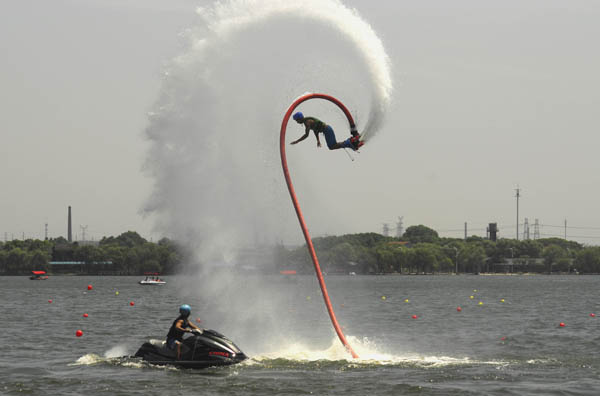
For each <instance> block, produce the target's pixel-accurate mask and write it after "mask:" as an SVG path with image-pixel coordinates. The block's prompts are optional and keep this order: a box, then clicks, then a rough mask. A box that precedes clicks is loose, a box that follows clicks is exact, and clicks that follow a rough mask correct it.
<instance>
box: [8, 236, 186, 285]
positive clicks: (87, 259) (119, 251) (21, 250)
mask: <svg viewBox="0 0 600 396" xmlns="http://www.w3.org/2000/svg"><path fill="white" fill-rule="evenodd" d="M183 256H184V250H183V248H182V247H181V246H179V245H178V244H176V243H175V242H173V241H172V240H169V239H167V238H163V239H161V240H159V241H158V242H157V243H153V242H149V241H147V240H146V239H144V238H142V237H141V236H140V235H139V234H138V233H136V232H133V231H128V232H125V233H123V234H121V235H119V236H117V237H112V236H111V237H104V238H102V240H100V242H99V243H98V244H84V243H78V242H74V243H69V242H68V241H67V240H66V239H65V238H63V237H58V238H54V239H48V240H44V241H42V240H38V239H27V240H12V241H6V242H0V274H4V275H23V274H30V273H31V271H36V270H42V271H47V272H48V271H49V270H50V269H51V268H50V262H79V263H83V264H82V266H80V267H76V268H78V271H80V269H79V268H81V269H82V270H83V272H84V273H98V271H99V270H98V268H101V272H102V273H110V274H120V275H139V274H143V273H147V272H152V273H161V274H172V273H175V272H176V271H177V270H178V266H179V265H180V264H181V262H182V257H183ZM67 271H68V270H67ZM63 272H64V270H63Z"/></svg>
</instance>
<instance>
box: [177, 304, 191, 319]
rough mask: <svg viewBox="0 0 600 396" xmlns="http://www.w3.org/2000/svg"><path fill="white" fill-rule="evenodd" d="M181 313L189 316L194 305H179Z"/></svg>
mask: <svg viewBox="0 0 600 396" xmlns="http://www.w3.org/2000/svg"><path fill="white" fill-rule="evenodd" d="M179 313H180V314H182V315H184V316H189V314H191V313H192V307H190V306H189V305H187V304H183V305H182V306H181V307H179Z"/></svg>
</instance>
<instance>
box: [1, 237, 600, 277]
mask: <svg viewBox="0 0 600 396" xmlns="http://www.w3.org/2000/svg"><path fill="white" fill-rule="evenodd" d="M313 244H314V246H315V249H316V251H317V255H318V257H319V262H320V265H321V268H322V269H323V270H324V271H326V272H328V273H351V272H354V273H356V274H387V273H398V274H431V273H453V272H458V273H480V272H496V273H503V272H528V273H584V274H590V273H600V247H598V246H583V245H581V244H579V243H577V242H574V241H567V240H565V239H560V238H544V239H537V240H515V239H500V240H498V241H497V242H494V241H491V240H488V239H485V238H481V237H478V236H471V237H468V238H467V239H466V240H463V239H458V238H441V237H439V235H438V233H437V232H436V231H435V230H433V229H431V228H428V227H426V226H423V225H417V226H411V227H408V228H407V230H406V232H405V233H404V235H403V236H402V237H401V238H394V237H386V236H383V235H381V234H377V233H360V234H349V235H342V236H328V237H320V238H315V239H314V240H313ZM265 249H272V252H268V253H269V254H268V255H266V256H265V257H267V256H268V257H272V258H273V260H267V261H268V262H267V261H266V262H264V263H261V264H262V266H261V267H259V268H256V269H255V270H257V271H261V272H266V273H273V272H278V271H281V270H286V269H294V270H296V271H297V272H299V273H312V271H313V267H312V261H311V259H310V256H309V254H308V251H307V249H306V246H305V245H303V246H298V247H295V248H291V249H290V248H286V247H284V246H282V245H277V246H273V247H268V248H265ZM189 257H191V256H190V255H189V254H187V252H186V249H185V248H184V247H183V246H182V245H179V244H177V243H176V242H175V241H172V240H170V239H167V238H163V239H161V240H159V241H158V242H156V243H154V242H149V241H147V240H146V239H144V238H142V237H141V236H140V235H139V234H137V233H136V232H133V231H128V232H125V233H123V234H121V235H119V236H117V237H113V236H111V237H104V238H102V240H101V241H100V242H99V243H98V244H97V245H93V244H79V243H77V242H75V243H69V242H67V240H66V239H64V238H62V237H59V238H55V239H49V240H45V241H42V240H35V239H28V240H24V241H22V240H13V241H6V242H0V274H3V275H23V274H29V273H30V272H31V271H33V270H44V271H48V270H49V269H51V268H50V264H49V263H50V262H79V263H83V264H82V266H80V267H79V268H80V270H79V271H81V272H82V273H88V274H92V273H106V274H119V275H140V274H144V273H148V272H153V273H161V274H167V275H168V274H175V273H178V272H181V271H182V270H183V263H184V262H189V261H190V260H189ZM107 263H110V264H107ZM98 268H101V269H102V271H100V272H99V270H98ZM52 270H54V268H52Z"/></svg>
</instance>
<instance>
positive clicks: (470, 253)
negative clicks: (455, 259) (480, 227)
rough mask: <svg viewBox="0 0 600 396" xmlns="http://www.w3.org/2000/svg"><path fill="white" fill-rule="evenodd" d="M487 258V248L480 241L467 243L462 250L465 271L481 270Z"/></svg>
mask: <svg viewBox="0 0 600 396" xmlns="http://www.w3.org/2000/svg"><path fill="white" fill-rule="evenodd" d="M485 259H486V255H485V250H484V249H483V247H482V246H481V245H480V244H479V243H467V244H466V246H465V247H464V248H463V250H461V252H460V263H461V266H462V267H463V268H464V272H474V273H478V272H481V269H482V268H483V264H484V263H485Z"/></svg>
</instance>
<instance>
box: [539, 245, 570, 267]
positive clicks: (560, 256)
mask: <svg viewBox="0 0 600 396" xmlns="http://www.w3.org/2000/svg"><path fill="white" fill-rule="evenodd" d="M542 257H543V258H544V264H545V265H546V268H547V270H548V272H550V273H552V271H556V270H558V271H560V270H561V268H560V267H559V266H558V265H559V264H562V263H564V259H566V258H567V251H566V250H565V249H563V248H562V247H560V246H559V245H548V246H546V247H545V248H544V250H542ZM555 266H556V267H555ZM553 267H554V268H553Z"/></svg>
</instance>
